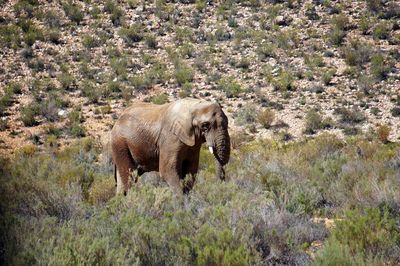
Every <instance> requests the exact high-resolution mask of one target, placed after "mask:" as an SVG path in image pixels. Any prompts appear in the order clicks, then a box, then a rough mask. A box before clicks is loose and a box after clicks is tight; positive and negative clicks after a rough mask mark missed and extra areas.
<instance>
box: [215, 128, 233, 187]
mask: <svg viewBox="0 0 400 266" xmlns="http://www.w3.org/2000/svg"><path fill="white" fill-rule="evenodd" d="M230 143H231V142H230V137H229V134H228V130H224V131H222V132H220V133H219V134H218V135H217V136H216V138H215V140H214V157H215V159H216V174H217V177H219V178H220V179H221V180H225V171H224V169H223V166H224V165H225V164H227V163H228V162H229V157H230V153H231V144H230Z"/></svg>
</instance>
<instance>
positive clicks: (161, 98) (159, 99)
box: [150, 93, 168, 105]
mask: <svg viewBox="0 0 400 266" xmlns="http://www.w3.org/2000/svg"><path fill="white" fill-rule="evenodd" d="M150 101H151V102H152V103H154V104H159V105H161V104H164V103H167V102H168V95H167V94H166V93H161V94H158V95H155V96H153V97H151V98H150Z"/></svg>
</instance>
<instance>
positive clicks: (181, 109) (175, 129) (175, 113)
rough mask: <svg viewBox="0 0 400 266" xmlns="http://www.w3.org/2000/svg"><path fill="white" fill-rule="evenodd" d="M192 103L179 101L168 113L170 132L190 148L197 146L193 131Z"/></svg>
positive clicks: (167, 121)
mask: <svg viewBox="0 0 400 266" xmlns="http://www.w3.org/2000/svg"><path fill="white" fill-rule="evenodd" d="M190 104H191V103H190V102H185V101H178V102H175V103H173V104H172V105H171V106H170V109H169V111H168V112H167V114H166V115H167V120H166V123H167V124H168V125H167V126H168V128H169V130H170V131H171V132H172V133H173V134H175V135H176V136H177V137H178V138H179V139H180V140H181V141H182V142H183V143H185V144H186V145H188V146H193V145H194V144H195V135H194V130H193V116H192V113H191V111H190V109H191V108H190Z"/></svg>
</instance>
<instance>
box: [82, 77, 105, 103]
mask: <svg viewBox="0 0 400 266" xmlns="http://www.w3.org/2000/svg"><path fill="white" fill-rule="evenodd" d="M100 93H101V91H100V88H96V87H95V86H94V84H93V83H92V82H91V81H89V80H84V81H83V83H82V94H83V96H85V97H87V98H88V100H89V102H90V103H97V102H98V101H99V99H100Z"/></svg>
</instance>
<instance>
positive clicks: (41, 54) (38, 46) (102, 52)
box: [0, 0, 400, 152]
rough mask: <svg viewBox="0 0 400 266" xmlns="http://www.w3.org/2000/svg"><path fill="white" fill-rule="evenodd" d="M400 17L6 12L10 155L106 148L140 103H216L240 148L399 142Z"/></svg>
mask: <svg viewBox="0 0 400 266" xmlns="http://www.w3.org/2000/svg"><path fill="white" fill-rule="evenodd" d="M399 10H400V7H399V4H398V3H397V2H396V1H265V2H264V1H257V0H249V1H233V0H231V1H203V0H199V1H164V0H156V1H138V0H128V1H118V2H117V1H105V2H103V1H73V2H71V1H52V2H47V1H38V0H19V1H2V3H1V22H0V23H1V24H0V35H1V38H0V45H1V47H2V57H1V62H2V66H1V72H2V75H1V77H0V79H1V80H0V85H1V101H0V113H1V116H2V119H1V125H0V127H1V132H0V134H1V135H0V136H1V139H2V143H1V149H2V151H6V150H7V152H9V151H12V150H13V149H14V147H18V146H21V145H22V144H24V143H29V142H32V141H33V142H34V143H36V144H39V145H40V144H43V143H47V142H57V143H58V144H68V143H69V142H70V140H71V139H74V138H79V137H81V136H84V135H90V136H97V137H99V136H102V135H104V133H105V132H107V131H109V129H110V127H111V126H112V124H113V121H114V119H115V118H116V117H117V116H118V114H119V113H120V112H121V110H123V108H124V107H125V106H126V105H129V102H130V101H132V100H135V99H139V100H147V101H153V102H156V103H163V102H165V101H168V100H170V101H171V100H174V99H176V98H179V97H186V96H194V97H201V98H205V99H211V100H217V101H219V102H221V103H222V104H223V106H224V107H225V109H226V111H227V112H228V113H229V116H230V118H231V123H230V124H231V128H232V131H234V132H236V133H235V134H236V135H235V136H236V137H237V139H238V140H239V141H241V140H242V139H248V138H252V137H261V138H262V137H274V138H283V139H290V138H295V139H301V138H302V137H303V136H304V135H310V134H311V135H312V134H316V133H317V134H318V133H319V132H321V131H331V132H334V133H335V134H337V135H338V136H343V135H357V134H370V135H371V134H374V133H376V132H377V131H379V130H381V129H380V128H379V126H383V131H386V133H387V134H389V135H388V139H389V140H391V141H398V139H399V136H400V133H399V132H400V130H399V124H400V123H399V122H400V118H399V116H400V96H399V88H400V82H399V75H400V73H399V58H400V55H399V43H400V30H399V28H400V25H399V20H398V18H399V13H400V11H399ZM258 113H259V115H257V114H258ZM381 131H382V130H381Z"/></svg>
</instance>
